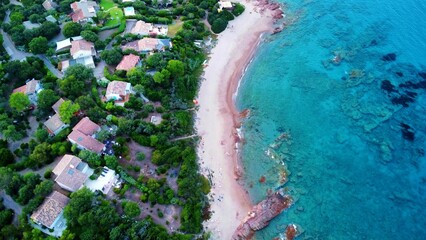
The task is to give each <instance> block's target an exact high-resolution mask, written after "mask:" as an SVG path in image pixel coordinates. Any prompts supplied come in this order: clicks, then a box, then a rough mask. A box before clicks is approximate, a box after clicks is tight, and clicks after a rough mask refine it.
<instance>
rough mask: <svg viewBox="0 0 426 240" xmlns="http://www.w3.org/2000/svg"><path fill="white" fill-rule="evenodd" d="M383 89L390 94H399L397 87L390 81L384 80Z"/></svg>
mask: <svg viewBox="0 0 426 240" xmlns="http://www.w3.org/2000/svg"><path fill="white" fill-rule="evenodd" d="M381 88H382V89H383V90H385V91H386V92H388V93H391V92H397V91H396V89H395V86H394V85H393V84H392V83H391V82H390V81H389V80H383V81H382V85H381Z"/></svg>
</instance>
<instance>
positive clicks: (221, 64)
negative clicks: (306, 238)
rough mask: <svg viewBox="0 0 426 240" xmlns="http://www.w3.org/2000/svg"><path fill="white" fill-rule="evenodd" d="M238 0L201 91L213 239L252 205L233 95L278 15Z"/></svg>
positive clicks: (227, 232)
mask: <svg viewBox="0 0 426 240" xmlns="http://www.w3.org/2000/svg"><path fill="white" fill-rule="evenodd" d="M239 2H240V3H242V4H244V6H245V11H244V13H243V14H241V15H240V16H238V17H237V18H236V19H234V20H233V21H230V22H229V25H228V27H227V29H226V30H225V31H224V32H222V33H220V34H219V35H218V40H217V44H216V46H214V47H213V49H212V50H211V52H210V54H209V57H210V59H209V60H208V65H207V67H206V68H205V69H204V80H203V81H202V82H201V86H200V89H199V95H198V102H199V109H198V111H197V114H196V123H195V125H196V129H197V132H198V135H199V136H200V137H201V141H200V143H199V146H198V149H197V153H198V157H199V165H200V169H201V173H202V174H204V175H205V176H208V177H209V179H210V181H211V183H212V188H211V192H210V194H209V195H208V198H209V203H210V211H211V213H212V214H211V218H210V219H209V220H207V221H204V223H203V226H204V229H205V230H206V231H207V232H211V234H212V238H213V239H231V238H232V235H233V233H234V231H235V230H236V229H237V227H238V225H239V224H240V223H241V221H242V220H243V219H244V218H245V217H246V214H247V213H248V211H250V209H251V207H252V203H251V200H250V197H249V195H248V192H247V191H246V190H245V189H244V187H243V186H242V185H241V184H240V183H239V182H238V179H239V177H240V176H241V174H242V169H241V165H240V156H239V151H238V149H237V144H239V140H240V138H239V135H238V129H237V128H239V127H240V126H241V121H240V120H241V119H240V113H239V112H238V111H237V108H236V106H235V97H236V91H237V90H238V87H239V84H240V82H241V79H242V76H243V75H244V73H245V72H246V70H247V67H248V65H249V64H250V62H251V61H252V59H253V57H254V56H255V53H256V51H257V49H258V47H259V45H260V42H261V40H262V35H263V34H264V33H273V32H274V22H275V20H276V16H277V11H276V10H277V7H275V8H274V9H271V8H269V7H270V6H271V5H269V4H267V3H265V2H258V1H250V2H245V1H239ZM274 14H275V15H274ZM274 16H275V17H274Z"/></svg>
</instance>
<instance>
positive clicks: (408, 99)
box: [391, 92, 417, 107]
mask: <svg viewBox="0 0 426 240" xmlns="http://www.w3.org/2000/svg"><path fill="white" fill-rule="evenodd" d="M416 96H417V93H415V92H406V94H403V95H400V96H398V97H393V98H392V99H391V102H392V103H393V104H394V105H401V106H403V107H408V106H409V105H408V104H409V103H413V102H414V100H415V98H416Z"/></svg>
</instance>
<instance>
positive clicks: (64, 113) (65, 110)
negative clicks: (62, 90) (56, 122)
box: [59, 100, 80, 124]
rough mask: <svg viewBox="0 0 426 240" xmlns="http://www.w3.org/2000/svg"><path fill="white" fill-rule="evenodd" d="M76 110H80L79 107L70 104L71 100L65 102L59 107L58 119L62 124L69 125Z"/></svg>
mask: <svg viewBox="0 0 426 240" xmlns="http://www.w3.org/2000/svg"><path fill="white" fill-rule="evenodd" d="M78 110H80V105H78V104H77V103H72V102H71V100H66V101H64V102H63V103H62V104H61V105H60V106H59V117H60V118H61V121H62V122H64V123H67V124H69V123H71V118H72V116H74V113H76V112H77V111H78Z"/></svg>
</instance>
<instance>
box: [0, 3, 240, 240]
mask: <svg viewBox="0 0 426 240" xmlns="http://www.w3.org/2000/svg"><path fill="white" fill-rule="evenodd" d="M42 2H44V1H42V0H36V1H31V0H22V1H21V3H22V4H23V6H20V5H19V4H18V5H13V4H9V2H8V1H7V0H6V1H2V5H1V8H0V17H1V19H5V21H4V22H3V23H2V29H3V30H4V31H5V32H6V33H7V34H8V35H9V36H10V38H11V40H12V41H13V43H14V44H15V45H16V46H17V48H18V50H19V51H22V52H26V54H27V55H26V56H27V57H26V58H25V59H16V60H10V57H9V56H8V54H7V52H6V50H5V49H4V48H3V47H2V45H1V46H0V60H2V62H1V64H0V105H1V108H0V136H1V139H0V189H2V190H4V191H5V193H6V194H7V195H9V196H10V197H11V198H12V199H13V200H14V201H15V202H16V203H18V204H19V205H20V206H22V207H23V208H22V214H20V215H19V224H18V225H17V226H15V225H12V224H11V222H12V218H13V214H12V211H11V210H9V209H6V208H5V206H4V205H3V204H1V203H0V226H1V227H0V236H1V237H0V238H2V239H53V238H52V237H47V235H44V233H42V232H41V231H40V230H37V229H35V228H33V227H32V225H31V224H30V222H29V221H28V216H29V215H30V214H31V213H32V212H33V211H34V210H35V209H37V207H38V206H40V205H41V203H42V202H43V200H44V199H45V198H46V196H48V195H49V194H50V193H51V192H52V191H53V188H54V184H55V183H54V182H53V180H52V179H51V178H52V167H51V166H49V167H48V165H49V164H51V163H52V162H53V161H55V159H57V158H58V157H62V156H63V155H64V154H73V155H76V156H78V157H80V158H81V159H82V160H83V161H85V162H87V163H88V164H89V166H90V167H91V168H93V169H95V172H94V174H93V175H92V176H90V179H96V178H97V177H99V175H100V174H101V169H102V167H104V166H106V167H109V168H111V169H114V170H116V171H117V173H119V174H120V177H121V179H122V180H124V184H123V185H122V187H121V188H115V189H114V194H116V195H115V196H116V198H114V199H113V198H110V197H108V196H105V195H103V194H102V193H100V192H95V193H93V192H91V191H90V190H88V189H86V188H83V189H81V190H79V191H77V192H74V193H72V194H70V196H69V197H70V198H71V200H70V203H69V204H68V205H67V207H66V208H65V211H64V216H65V218H66V219H67V226H68V228H67V230H66V231H65V232H64V233H63V235H62V237H61V238H60V239H194V238H195V237H197V238H203V236H202V234H201V233H202V225H201V224H202V221H203V218H205V214H204V213H206V212H207V211H206V210H207V209H208V203H207V199H206V194H207V193H208V192H209V189H210V186H209V182H208V181H207V179H206V178H204V177H203V176H202V175H201V174H200V173H199V169H198V165H197V156H196V151H195V148H196V144H197V139H196V138H195V139H186V140H179V141H175V139H176V138H177V137H182V136H188V135H192V134H193V131H194V128H193V110H194V108H195V107H196V106H194V103H193V100H194V99H195V98H196V95H197V89H198V84H199V77H200V74H201V72H202V63H203V61H204V60H205V51H204V50H203V49H202V48H199V47H197V46H195V44H194V41H196V40H203V39H204V38H205V37H207V36H209V35H210V31H209V29H208V28H207V27H206V26H205V25H204V23H203V20H204V19H206V18H207V20H208V21H209V23H210V24H211V28H212V31H213V32H214V33H218V32H221V31H223V30H224V29H225V28H226V26H227V24H228V21H230V20H232V19H233V18H234V16H238V15H239V14H241V13H242V12H243V11H244V7H242V5H239V4H236V5H234V9H233V10H232V11H227V10H223V11H221V12H220V13H218V4H217V1H213V0H208V1H206V0H204V1H200V0H190V1H188V2H186V1H185V2H184V1H181V0H178V1H174V2H173V3H170V4H167V3H166V2H165V1H136V2H134V3H131V2H129V3H122V2H121V1H114V2H113V1H109V4H113V6H114V7H117V8H122V7H127V6H133V7H134V8H135V10H136V13H137V14H136V16H134V17H132V18H134V19H139V20H144V21H146V22H150V23H160V24H171V23H174V22H176V21H178V22H182V24H181V27H180V28H179V30H178V31H177V32H176V33H175V34H173V38H172V39H171V41H172V45H173V47H172V48H170V49H165V51H155V52H154V53H152V54H149V55H148V54H145V53H138V52H134V51H129V50H127V51H122V50H121V48H120V45H123V44H125V43H127V42H130V41H134V40H137V39H140V38H141V36H136V35H132V34H123V35H122V34H121V33H123V32H124V30H125V28H126V21H125V18H120V19H118V21H117V23H116V24H111V21H112V19H113V16H111V14H110V13H109V12H107V11H99V12H98V15H97V17H95V18H94V19H93V20H94V25H91V24H78V23H73V22H70V19H69V16H68V15H67V14H69V13H70V11H71V9H70V7H69V5H70V4H71V3H72V2H73V1H71V0H62V1H57V2H58V8H57V9H56V10H49V11H46V10H44V8H43V7H42V5H41V4H42ZM47 16H53V17H55V18H56V19H57V20H58V22H50V21H48V20H46V17H47ZM207 16H208V17H207ZM24 22H26V23H25V24H24ZM30 23H31V24H32V25H31V24H30ZM61 23H64V24H63V27H62V29H61V28H60V24H61ZM28 24H30V25H31V26H33V27H32V28H29V27H28ZM111 29H113V30H112V31H111V32H110V35H109V36H107V37H105V36H104V37H101V36H102V35H103V34H104V33H105V32H104V31H105V30H111ZM59 33H62V34H63V35H64V36H65V37H74V36H79V35H80V36H82V37H83V38H84V39H85V40H87V41H89V42H93V43H94V45H95V48H96V50H98V51H99V50H100V51H102V52H101V53H100V54H99V56H97V57H96V58H95V62H96V63H99V62H100V61H103V62H105V64H106V65H108V66H107V67H105V69H103V70H104V71H103V75H104V77H105V78H106V79H107V80H105V79H103V78H99V77H98V78H96V77H95V74H94V72H93V70H92V69H89V68H87V67H85V66H83V65H80V64H76V65H73V66H71V67H69V68H68V69H67V70H66V71H65V73H64V75H63V77H62V76H58V75H57V74H56V73H55V72H52V69H51V66H50V67H49V68H48V66H46V64H47V63H48V61H50V63H52V64H53V66H54V67H55V66H57V65H58V63H59V62H60V61H61V60H62V59H64V58H66V57H69V51H65V52H58V53H56V52H55V47H56V46H55V44H54V41H53V39H54V38H55V37H56V36H58V34H59ZM158 37H159V38H165V37H160V36H158ZM2 41H3V36H1V37H0V42H2ZM129 53H133V54H136V55H138V56H140V57H141V59H143V64H142V66H138V67H136V68H133V69H131V70H129V71H127V72H126V71H115V72H114V71H111V69H113V67H114V66H115V65H117V64H118V63H119V62H120V61H121V59H122V57H123V56H124V55H127V54H129ZM46 59H47V61H46ZM31 79H37V80H40V83H41V85H42V86H43V90H41V91H40V92H39V93H38V94H37V100H36V101H35V102H34V101H32V100H31V99H30V98H29V97H28V96H27V95H25V94H23V93H13V94H12V90H13V89H15V88H17V87H20V86H23V85H25V84H26V81H28V80H31ZM113 80H118V81H125V82H129V83H131V84H132V86H133V89H134V91H135V94H134V95H132V96H131V97H130V99H129V101H128V102H126V103H125V105H124V107H122V106H116V105H114V103H113V102H111V101H109V102H105V101H103V99H102V97H103V96H104V95H105V87H106V85H107V84H108V81H113ZM60 98H63V99H64V100H65V101H64V103H62V104H61V105H60V106H59V116H60V119H61V120H62V121H63V122H64V123H67V124H69V125H70V127H68V128H66V129H64V130H62V131H61V132H60V133H59V134H57V135H56V136H52V135H49V133H48V132H47V130H46V129H45V127H43V122H44V121H46V120H47V119H48V118H49V117H50V116H52V115H53V114H54V112H53V109H52V105H53V104H54V103H55V102H56V101H58V100H59V99H60ZM35 106H36V107H35ZM154 115H155V116H161V119H162V121H161V123H159V124H154V123H151V122H150V117H151V116H154ZM85 116H87V117H89V118H90V119H91V120H92V121H94V122H96V123H98V124H99V125H101V126H102V130H101V131H100V132H99V133H98V134H97V136H96V137H97V139H98V140H99V141H102V142H104V141H109V140H113V141H114V142H115V143H116V144H114V145H113V146H112V150H113V154H112V155H98V154H95V153H93V152H91V151H88V150H80V149H78V148H77V147H76V145H72V144H71V143H70V142H68V141H67V135H68V134H69V133H70V131H71V129H72V127H73V126H75V125H76V123H77V122H78V121H79V120H80V119H82V118H83V117H85ZM111 129H114V130H113V131H112V130H111ZM131 144H138V145H141V146H143V148H144V149H148V150H147V151H148V152H147V155H145V153H143V152H138V153H137V154H136V157H133V156H134V154H133V153H132V151H133V149H131V148H130V147H129V146H130V145H131ZM132 154H133V155H132ZM148 156H149V157H148ZM143 164H145V165H150V166H152V167H153V169H154V173H153V175H154V176H155V177H152V176H148V175H147V174H145V173H143V172H142V171H141V165H143ZM35 170H37V171H38V173H36V172H35ZM168 179H173V181H175V184H174V185H175V186H172V185H171V184H170V181H169V180H168ZM55 189H56V188H55ZM129 196H138V197H137V198H136V199H128V197H129ZM140 206H145V207H149V208H150V209H154V208H157V210H156V213H147V212H144V211H146V210H144V209H143V208H141V207H140ZM164 206H174V207H175V208H176V209H178V210H179V214H178V215H176V216H174V218H175V220H178V222H179V229H175V230H178V232H179V233H174V234H169V233H168V232H167V229H166V227H167V226H166V225H168V222H166V224H163V225H164V226H161V225H159V224H158V222H155V219H156V218H157V221H158V219H162V218H163V217H164V213H163V212H161V211H160V210H159V208H160V207H164Z"/></svg>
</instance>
